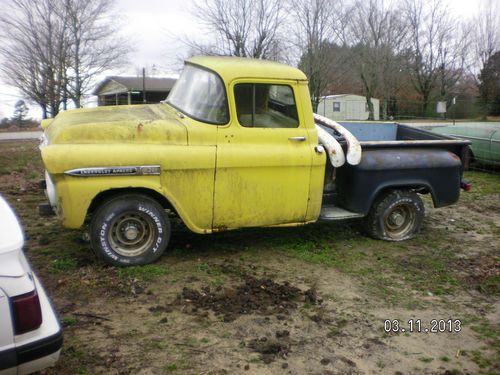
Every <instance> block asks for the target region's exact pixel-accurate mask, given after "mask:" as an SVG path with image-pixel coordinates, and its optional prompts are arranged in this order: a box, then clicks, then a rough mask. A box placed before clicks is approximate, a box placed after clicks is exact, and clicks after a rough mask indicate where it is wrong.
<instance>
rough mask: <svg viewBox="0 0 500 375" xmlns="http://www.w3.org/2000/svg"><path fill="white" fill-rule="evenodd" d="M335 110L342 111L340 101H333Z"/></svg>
mask: <svg viewBox="0 0 500 375" xmlns="http://www.w3.org/2000/svg"><path fill="white" fill-rule="evenodd" d="M333 112H340V102H333Z"/></svg>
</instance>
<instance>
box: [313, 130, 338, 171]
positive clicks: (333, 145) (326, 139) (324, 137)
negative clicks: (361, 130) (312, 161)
mask: <svg viewBox="0 0 500 375" xmlns="http://www.w3.org/2000/svg"><path fill="white" fill-rule="evenodd" d="M316 130H317V131H318V140H319V143H321V144H322V145H323V147H324V148H325V149H326V151H327V153H328V157H329V159H330V163H331V164H332V165H333V166H334V167H340V166H342V165H344V163H345V155H344V150H342V147H341V146H340V143H339V142H337V140H336V139H335V137H332V136H331V135H330V134H329V133H328V132H327V131H325V130H324V129H323V128H321V126H318V125H316Z"/></svg>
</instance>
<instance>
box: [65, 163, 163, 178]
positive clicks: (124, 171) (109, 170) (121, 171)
mask: <svg viewBox="0 0 500 375" xmlns="http://www.w3.org/2000/svg"><path fill="white" fill-rule="evenodd" d="M160 172H161V167H160V166H159V165H127V166H114V167H90V168H77V169H71V170H69V171H66V172H64V174H66V175H68V176H74V177H99V176H151V175H159V174H160Z"/></svg>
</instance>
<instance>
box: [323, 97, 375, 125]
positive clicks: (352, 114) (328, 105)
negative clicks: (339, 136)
mask: <svg viewBox="0 0 500 375" xmlns="http://www.w3.org/2000/svg"><path fill="white" fill-rule="evenodd" d="M371 102H372V103H373V116H374V119H375V120H379V119H380V101H379V100H378V99H375V98H372V99H371ZM316 112H317V113H318V114H319V115H322V116H325V117H328V118H330V119H332V120H368V115H369V111H368V105H367V103H366V98H365V97H364V96H361V95H351V94H341V95H328V96H323V97H322V98H321V100H320V102H319V104H318V109H317V111H316Z"/></svg>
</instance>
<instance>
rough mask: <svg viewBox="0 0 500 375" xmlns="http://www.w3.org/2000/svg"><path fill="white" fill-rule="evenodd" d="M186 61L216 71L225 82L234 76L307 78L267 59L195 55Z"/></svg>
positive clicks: (288, 67) (301, 79) (293, 69)
mask: <svg viewBox="0 0 500 375" xmlns="http://www.w3.org/2000/svg"><path fill="white" fill-rule="evenodd" d="M186 63H190V64H195V65H200V66H203V67H206V68H208V69H210V70H213V71H215V72H216V73H218V74H219V75H220V76H221V77H222V79H223V80H224V81H225V82H231V81H232V80H234V79H236V78H269V79H292V80H300V81H303V80H304V81H305V80H307V77H306V75H305V74H304V73H303V72H302V71H301V70H299V69H297V68H292V67H291V66H288V65H285V64H280V63H277V62H274V61H269V60H259V59H251V58H246V57H232V56H195V57H191V58H190V59H188V60H186Z"/></svg>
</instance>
